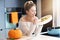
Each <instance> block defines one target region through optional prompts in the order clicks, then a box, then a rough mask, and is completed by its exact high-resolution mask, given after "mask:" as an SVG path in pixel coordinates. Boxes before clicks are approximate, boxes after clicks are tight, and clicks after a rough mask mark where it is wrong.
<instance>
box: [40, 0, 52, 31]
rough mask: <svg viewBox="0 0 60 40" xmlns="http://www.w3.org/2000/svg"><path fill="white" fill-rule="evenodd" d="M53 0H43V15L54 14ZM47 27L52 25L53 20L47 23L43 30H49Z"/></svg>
mask: <svg viewBox="0 0 60 40" xmlns="http://www.w3.org/2000/svg"><path fill="white" fill-rule="evenodd" d="M52 5H53V0H41V17H43V16H46V15H53V8H52V7H53V6H52ZM47 27H52V21H50V22H49V23H47V24H45V25H44V27H43V29H42V31H47Z"/></svg>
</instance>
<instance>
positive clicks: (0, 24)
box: [0, 0, 5, 40]
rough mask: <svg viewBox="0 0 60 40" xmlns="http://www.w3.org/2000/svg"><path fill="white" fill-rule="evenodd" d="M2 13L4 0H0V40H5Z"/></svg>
mask: <svg viewBox="0 0 60 40" xmlns="http://www.w3.org/2000/svg"><path fill="white" fill-rule="evenodd" d="M4 11H5V10H4V0H0V40H5V30H3V29H4V28H5V24H4V22H5V21H4ZM1 29H2V30H1Z"/></svg>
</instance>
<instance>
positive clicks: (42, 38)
mask: <svg viewBox="0 0 60 40" xmlns="http://www.w3.org/2000/svg"><path fill="white" fill-rule="evenodd" d="M18 40H60V38H59V37H52V36H45V35H38V36H36V37H22V38H20V39H18Z"/></svg>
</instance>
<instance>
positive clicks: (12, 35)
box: [8, 29, 22, 38]
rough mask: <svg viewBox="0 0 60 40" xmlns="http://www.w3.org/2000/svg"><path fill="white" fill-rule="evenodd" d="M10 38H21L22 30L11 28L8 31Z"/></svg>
mask: <svg viewBox="0 0 60 40" xmlns="http://www.w3.org/2000/svg"><path fill="white" fill-rule="evenodd" d="M8 36H9V38H21V37H22V31H21V30H20V29H11V30H10V31H9V32H8Z"/></svg>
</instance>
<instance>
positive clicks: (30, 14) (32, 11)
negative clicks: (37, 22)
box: [26, 6, 36, 17]
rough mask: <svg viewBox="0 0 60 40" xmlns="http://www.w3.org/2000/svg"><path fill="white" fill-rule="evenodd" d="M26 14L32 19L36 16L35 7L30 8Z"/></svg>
mask: <svg viewBox="0 0 60 40" xmlns="http://www.w3.org/2000/svg"><path fill="white" fill-rule="evenodd" d="M26 13H27V15H28V16H30V17H34V16H35V15H36V6H32V7H31V8H30V9H29V10H28V11H26Z"/></svg>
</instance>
